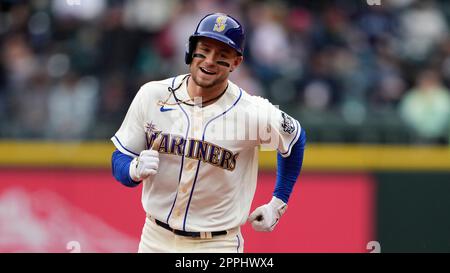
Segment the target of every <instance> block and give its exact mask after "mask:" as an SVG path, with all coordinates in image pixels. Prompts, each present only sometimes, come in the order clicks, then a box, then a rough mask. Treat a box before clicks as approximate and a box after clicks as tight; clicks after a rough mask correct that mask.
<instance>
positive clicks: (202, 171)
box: [111, 75, 301, 232]
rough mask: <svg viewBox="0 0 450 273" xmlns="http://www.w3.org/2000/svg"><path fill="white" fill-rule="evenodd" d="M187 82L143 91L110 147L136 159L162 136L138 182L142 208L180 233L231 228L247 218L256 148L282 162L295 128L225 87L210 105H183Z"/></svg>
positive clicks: (256, 100) (183, 78) (266, 106)
mask: <svg viewBox="0 0 450 273" xmlns="http://www.w3.org/2000/svg"><path fill="white" fill-rule="evenodd" d="M187 77H188V75H180V76H177V77H175V78H170V79H166V80H163V81H155V82H149V83H147V84H145V85H143V86H142V87H141V88H140V90H139V92H138V93H137V94H136V97H135V98H134V100H133V102H132V103H131V106H130V108H129V110H128V112H127V115H126V117H125V119H124V121H123V123H122V125H121V127H120V129H119V130H118V131H117V133H116V134H115V135H114V136H113V137H112V138H111V140H112V141H113V142H114V145H115V146H116V147H117V149H118V150H119V151H121V152H122V153H124V154H127V155H129V156H132V157H136V156H138V155H139V154H140V152H141V151H142V150H144V149H148V148H149V147H151V146H152V143H153V142H154V140H155V139H156V138H157V137H158V136H159V135H160V134H161V135H162V141H161V144H160V145H159V147H157V148H158V151H159V160H160V162H159V168H158V173H157V174H156V175H155V176H153V177H152V178H147V179H145V180H144V181H143V190H142V205H143V207H144V210H145V211H146V212H147V213H148V214H150V215H151V216H152V217H154V218H155V219H158V220H160V221H162V222H165V223H168V224H169V225H170V226H171V227H172V228H174V229H178V230H185V231H200V232H208V231H219V230H227V229H231V228H235V227H237V226H240V225H242V224H244V223H245V222H246V220H247V217H248V214H249V211H250V205H251V202H252V200H253V195H254V193H255V189H256V180H257V172H258V148H259V147H260V146H261V145H263V146H264V147H266V148H272V149H277V150H278V152H279V153H281V154H282V155H283V156H288V155H289V154H290V152H291V148H292V146H293V145H294V144H295V142H296V141H297V140H298V138H299V135H300V130H301V127H300V124H299V122H298V121H296V120H294V119H293V118H291V117H289V116H288V115H287V114H285V113H284V112H282V111H280V110H279V109H278V108H276V107H275V106H273V105H272V104H271V103H270V102H269V101H267V100H266V99H263V98H261V97H256V96H251V95H249V94H248V93H247V92H245V91H244V90H242V89H241V88H239V87H238V86H237V85H235V84H234V83H232V82H231V81H228V87H227V90H226V92H225V93H224V94H223V95H222V96H221V97H220V98H219V99H218V100H217V101H216V102H215V103H213V104H210V105H207V106H204V107H197V106H192V105H188V104H187V103H186V102H188V101H190V97H189V95H188V93H187V87H186V83H187ZM172 89H175V91H173V92H171V90H172ZM191 103H192V101H191Z"/></svg>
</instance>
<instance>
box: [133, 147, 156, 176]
mask: <svg viewBox="0 0 450 273" xmlns="http://www.w3.org/2000/svg"><path fill="white" fill-rule="evenodd" d="M158 166H159V153H158V152H157V151H154V150H144V151H142V152H141V154H140V155H139V157H136V158H135V159H133V160H132V161H131V163H130V177H131V179H133V180H134V181H136V182H139V181H142V180H144V179H145V178H147V177H149V176H154V175H155V174H156V173H157V172H158Z"/></svg>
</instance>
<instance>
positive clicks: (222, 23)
mask: <svg viewBox="0 0 450 273" xmlns="http://www.w3.org/2000/svg"><path fill="white" fill-rule="evenodd" d="M226 22H227V17H226V16H219V17H217V19H216V23H215V24H214V28H213V31H217V32H222V31H223V30H224V29H225V27H226V26H227V24H226Z"/></svg>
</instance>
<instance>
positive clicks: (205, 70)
mask: <svg viewBox="0 0 450 273" xmlns="http://www.w3.org/2000/svg"><path fill="white" fill-rule="evenodd" d="M200 70H201V71H202V72H203V73H205V74H207V75H215V74H216V73H215V72H212V71H209V70H207V69H205V68H203V67H200Z"/></svg>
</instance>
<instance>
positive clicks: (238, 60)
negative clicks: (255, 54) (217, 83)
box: [230, 56, 244, 72]
mask: <svg viewBox="0 0 450 273" xmlns="http://www.w3.org/2000/svg"><path fill="white" fill-rule="evenodd" d="M243 60H244V57H242V56H236V57H235V58H234V61H233V63H232V64H231V67H230V72H233V70H235V69H236V68H237V67H238V66H239V65H240V64H241V63H242V61H243Z"/></svg>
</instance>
